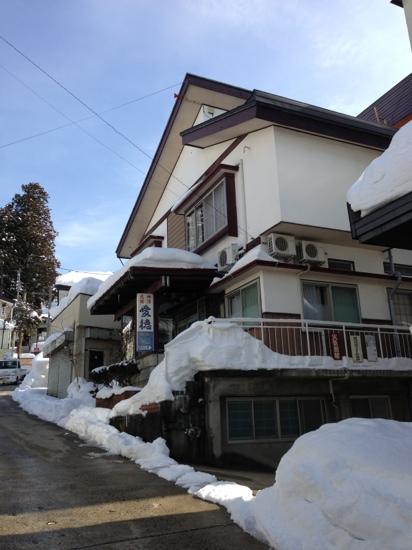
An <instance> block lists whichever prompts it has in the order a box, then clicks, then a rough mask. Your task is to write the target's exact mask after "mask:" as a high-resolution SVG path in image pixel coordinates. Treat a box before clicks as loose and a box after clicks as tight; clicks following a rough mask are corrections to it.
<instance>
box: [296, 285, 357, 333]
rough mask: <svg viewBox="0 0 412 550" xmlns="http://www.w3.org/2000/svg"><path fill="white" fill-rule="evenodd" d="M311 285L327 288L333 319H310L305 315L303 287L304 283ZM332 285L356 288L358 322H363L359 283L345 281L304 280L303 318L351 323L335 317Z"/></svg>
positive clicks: (302, 295) (302, 296)
mask: <svg viewBox="0 0 412 550" xmlns="http://www.w3.org/2000/svg"><path fill="white" fill-rule="evenodd" d="M305 284H307V285H311V286H322V287H324V288H326V289H327V299H328V308H329V311H330V313H331V319H310V318H306V317H305V299H304V293H303V287H304V285H305ZM332 287H339V288H342V287H343V288H354V289H355V292H356V305H357V308H358V319H359V320H358V323H361V322H362V310H361V305H360V299H359V287H358V285H351V284H345V283H328V282H325V281H310V280H307V279H305V280H302V284H301V298H302V319H304V320H307V321H318V322H319V323H322V322H332V323H342V324H345V323H350V321H337V320H336V319H335V307H334V304H333V294H332Z"/></svg>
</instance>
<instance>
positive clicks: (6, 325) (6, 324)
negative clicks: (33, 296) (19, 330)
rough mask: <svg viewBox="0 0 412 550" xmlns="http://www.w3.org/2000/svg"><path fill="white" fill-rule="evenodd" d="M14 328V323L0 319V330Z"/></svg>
mask: <svg viewBox="0 0 412 550" xmlns="http://www.w3.org/2000/svg"><path fill="white" fill-rule="evenodd" d="M14 327H15V325H14V323H11V322H10V321H6V320H5V319H0V330H2V329H5V330H13V329H14Z"/></svg>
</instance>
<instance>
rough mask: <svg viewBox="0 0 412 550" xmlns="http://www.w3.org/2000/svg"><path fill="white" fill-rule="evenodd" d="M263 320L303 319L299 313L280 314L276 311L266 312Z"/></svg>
mask: <svg viewBox="0 0 412 550" xmlns="http://www.w3.org/2000/svg"><path fill="white" fill-rule="evenodd" d="M262 317H263V319H298V320H300V319H302V316H301V315H300V314H299V313H279V312H274V311H265V312H264V313H262Z"/></svg>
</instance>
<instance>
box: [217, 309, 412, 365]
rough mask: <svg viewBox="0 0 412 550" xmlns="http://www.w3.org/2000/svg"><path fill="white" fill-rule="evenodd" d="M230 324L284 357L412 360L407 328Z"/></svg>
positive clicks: (285, 321) (287, 322)
mask: <svg viewBox="0 0 412 550" xmlns="http://www.w3.org/2000/svg"><path fill="white" fill-rule="evenodd" d="M222 321H225V322H227V321H230V322H233V323H236V324H238V325H239V326H241V327H242V328H243V329H244V330H246V331H247V332H248V333H249V334H251V335H252V336H254V337H255V338H258V339H259V340H262V341H263V342H264V343H265V344H266V345H267V346H268V347H269V348H270V349H272V350H273V351H276V352H278V353H281V354H283V355H294V356H296V355H299V356H302V355H303V356H329V357H332V358H334V359H341V358H342V357H352V358H353V359H355V360H358V361H361V360H363V359H364V360H371V361H373V360H376V358H390V357H408V358H412V336H411V332H410V331H409V328H408V327H407V326H394V325H373V324H359V323H338V322H334V321H316V320H306V319H267V318H265V319H263V318H258V319H255V318H230V319H216V323H219V322H222Z"/></svg>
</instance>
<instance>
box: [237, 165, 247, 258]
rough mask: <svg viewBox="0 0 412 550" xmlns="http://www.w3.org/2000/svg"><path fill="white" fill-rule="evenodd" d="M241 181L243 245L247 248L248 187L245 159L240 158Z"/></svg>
mask: <svg viewBox="0 0 412 550" xmlns="http://www.w3.org/2000/svg"><path fill="white" fill-rule="evenodd" d="M239 183H240V194H241V197H242V199H241V202H242V225H243V247H244V249H245V250H246V246H247V241H248V238H247V237H248V225H247V212H246V189H245V171H244V168H243V159H240V160H239Z"/></svg>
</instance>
